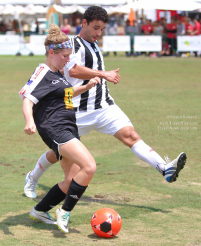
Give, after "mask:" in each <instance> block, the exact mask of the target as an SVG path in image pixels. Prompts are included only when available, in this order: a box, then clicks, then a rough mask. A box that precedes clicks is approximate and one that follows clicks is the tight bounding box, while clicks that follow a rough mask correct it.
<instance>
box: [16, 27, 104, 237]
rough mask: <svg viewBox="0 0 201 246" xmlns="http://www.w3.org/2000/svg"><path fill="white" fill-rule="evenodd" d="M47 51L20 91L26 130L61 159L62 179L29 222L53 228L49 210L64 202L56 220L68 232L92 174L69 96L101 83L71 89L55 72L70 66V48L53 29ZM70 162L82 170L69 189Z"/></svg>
mask: <svg viewBox="0 0 201 246" xmlns="http://www.w3.org/2000/svg"><path fill="white" fill-rule="evenodd" d="M45 48H46V62H45V63H44V64H40V65H39V66H38V67H37V68H36V70H35V72H34V74H33V75H32V76H31V78H30V80H29V81H28V83H27V84H26V85H25V86H24V87H23V88H22V90H21V91H20V96H21V97H22V98H23V105H22V111H23V114H24V118H25V121H26V126H25V128H24V131H25V133H26V134H28V135H31V134H33V133H35V131H36V128H37V130H38V132H39V134H40V136H41V138H42V139H43V141H44V142H45V143H46V144H47V146H48V147H49V148H51V149H52V150H53V151H54V152H55V154H56V156H57V157H60V164H61V167H62V169H63V171H64V174H65V179H64V181H63V182H61V183H59V184H56V185H55V186H54V187H52V188H51V189H50V191H49V192H48V193H47V195H46V196H45V197H44V198H43V199H42V201H41V202H39V203H38V204H37V205H36V206H35V207H33V208H32V209H31V211H30V217H31V218H32V219H34V220H39V221H42V222H45V223H49V224H54V223H55V222H54V220H53V219H52V218H51V217H50V215H49V213H48V211H49V210H50V209H51V208H53V207H54V206H56V205H57V204H59V203H60V202H61V201H63V200H64V199H65V201H64V204H63V206H62V208H59V209H57V211H56V216H57V224H58V227H59V229H61V230H62V231H64V232H66V233H67V232H68V222H69V218H70V212H71V211H72V209H73V208H74V206H75V205H76V203H77V202H78V200H79V199H80V197H81V196H82V194H83V193H84V191H85V190H86V188H87V185H88V183H89V181H90V180H91V178H92V177H93V174H94V172H95V170H96V163H95V160H94V158H93V157H92V155H91V154H90V153H89V151H88V150H87V149H86V147H85V146H84V145H83V144H82V143H81V142H80V140H79V134H78V129H77V125H76V117H75V111H74V107H73V104H72V97H74V96H77V95H80V94H81V93H83V92H85V91H87V90H89V89H91V88H92V87H93V86H95V85H96V84H97V83H100V79H99V78H98V77H95V78H93V79H91V80H90V81H89V82H88V83H87V84H86V85H83V86H79V87H76V88H73V87H72V86H71V84H70V83H69V82H68V81H67V80H66V79H65V78H64V77H63V75H62V74H61V73H60V71H59V70H61V69H62V68H63V67H64V66H65V64H66V63H67V62H69V56H70V54H71V51H72V45H71V42H70V40H69V39H68V37H67V36H66V35H65V34H64V33H62V32H61V31H60V29H59V27H58V26H57V25H52V26H51V28H50V30H49V33H48V36H47V38H46V40H45ZM67 160H68V161H67ZM67 162H68V165H67V164H66V163H67ZM69 163H70V165H69ZM73 163H76V164H77V165H78V166H79V167H80V171H79V172H78V173H77V174H76V176H75V177H74V179H73V180H72V182H71V184H70V188H69V189H68V183H67V181H66V175H67V174H68V172H69V170H70V168H71V165H72V164H73ZM67 191H68V192H67ZM66 193H67V194H66Z"/></svg>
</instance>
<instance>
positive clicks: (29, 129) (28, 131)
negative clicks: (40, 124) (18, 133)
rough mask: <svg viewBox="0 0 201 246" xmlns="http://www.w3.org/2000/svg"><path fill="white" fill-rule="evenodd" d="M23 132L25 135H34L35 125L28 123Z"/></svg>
mask: <svg viewBox="0 0 201 246" xmlns="http://www.w3.org/2000/svg"><path fill="white" fill-rule="evenodd" d="M24 132H25V133H26V134H27V135H32V134H34V133H36V125H35V123H34V122H28V123H27V124H26V126H25V128H24Z"/></svg>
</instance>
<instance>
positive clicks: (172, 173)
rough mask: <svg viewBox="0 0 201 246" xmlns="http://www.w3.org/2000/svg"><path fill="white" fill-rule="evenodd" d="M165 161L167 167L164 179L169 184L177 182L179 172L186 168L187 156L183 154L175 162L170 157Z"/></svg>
mask: <svg viewBox="0 0 201 246" xmlns="http://www.w3.org/2000/svg"><path fill="white" fill-rule="evenodd" d="M165 159H166V162H167V165H165V170H164V177H165V179H166V181H168V182H169V183H172V182H174V181H176V179H177V177H178V174H179V172H180V171H181V169H182V168H184V165H185V163H186V159H187V158H186V154H185V153H183V152H182V153H181V154H179V156H178V157H177V158H176V159H174V160H173V161H170V159H169V158H168V157H165Z"/></svg>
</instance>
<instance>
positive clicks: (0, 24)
mask: <svg viewBox="0 0 201 246" xmlns="http://www.w3.org/2000/svg"><path fill="white" fill-rule="evenodd" d="M6 31H7V25H6V23H5V22H4V20H2V21H1V22H0V32H1V33H4V32H6Z"/></svg>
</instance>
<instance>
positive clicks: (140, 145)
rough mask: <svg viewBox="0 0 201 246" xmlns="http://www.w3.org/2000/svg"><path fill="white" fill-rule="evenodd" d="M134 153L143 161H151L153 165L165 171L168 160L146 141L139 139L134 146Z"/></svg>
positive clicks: (160, 170)
mask: <svg viewBox="0 0 201 246" xmlns="http://www.w3.org/2000/svg"><path fill="white" fill-rule="evenodd" d="M132 151H133V153H134V154H135V155H136V156H137V157H138V158H139V159H141V160H142V161H145V162H147V163H149V164H150V165H151V166H152V167H154V168H155V169H157V170H158V171H159V172H160V173H163V171H164V169H165V165H166V162H165V161H164V160H163V159H162V158H161V157H160V155H158V154H157V153H156V152H155V151H154V150H153V149H152V148H151V147H149V146H148V145H147V144H146V143H144V141H142V140H139V141H138V142H137V143H135V144H134V145H133V146H132Z"/></svg>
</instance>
